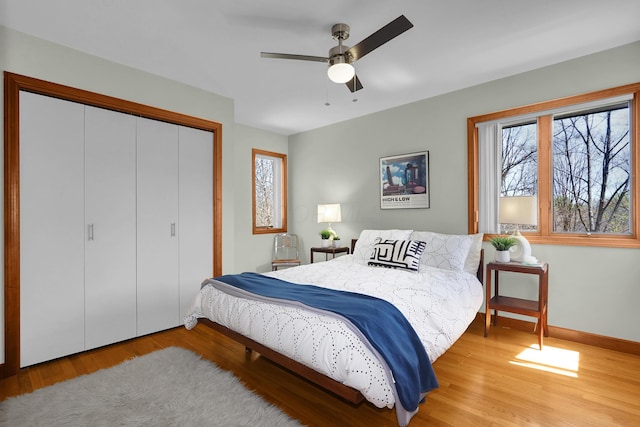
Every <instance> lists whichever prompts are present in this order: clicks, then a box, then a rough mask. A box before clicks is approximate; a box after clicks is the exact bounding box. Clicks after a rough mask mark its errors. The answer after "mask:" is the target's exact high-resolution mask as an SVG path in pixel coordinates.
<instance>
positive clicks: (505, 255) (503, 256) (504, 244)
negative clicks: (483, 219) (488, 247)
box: [491, 236, 518, 262]
mask: <svg viewBox="0 0 640 427" xmlns="http://www.w3.org/2000/svg"><path fill="white" fill-rule="evenodd" d="M516 243H518V240H516V239H514V238H513V237H510V236H496V237H494V238H493V239H491V244H492V245H493V247H494V248H496V254H495V260H496V261H497V262H509V261H511V256H510V255H509V249H510V248H511V247H513V246H515V245H516Z"/></svg>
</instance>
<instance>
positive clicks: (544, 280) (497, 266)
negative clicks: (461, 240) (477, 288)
mask: <svg viewBox="0 0 640 427" xmlns="http://www.w3.org/2000/svg"><path fill="white" fill-rule="evenodd" d="M501 271H511V272H514V273H523V274H535V275H537V276H538V300H537V301H532V300H528V299H522V298H513V297H507V296H504V295H500V288H499V273H500V272H501ZM492 272H495V291H494V296H493V298H492V297H491V277H492V276H491V273H492ZM485 286H486V299H485V325H484V336H485V337H486V336H488V335H489V328H490V327H491V310H494V313H493V319H494V321H493V324H494V326H495V325H496V324H497V322H498V311H508V312H510V313H517V314H521V315H523V316H531V317H535V318H537V319H538V324H537V332H538V346H539V348H540V350H542V336H543V335H544V336H545V337H548V336H549V329H548V325H547V307H548V292H549V265H548V264H547V263H546V262H543V263H542V264H541V265H525V264H522V263H519V262H508V263H500V262H490V263H488V264H487V283H486V285H485Z"/></svg>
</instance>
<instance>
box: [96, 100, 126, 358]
mask: <svg viewBox="0 0 640 427" xmlns="http://www.w3.org/2000/svg"><path fill="white" fill-rule="evenodd" d="M85 224H86V227H85V232H86V233H87V234H86V239H85V248H86V251H85V269H86V270H85V319H86V320H85V325H86V327H85V337H86V339H85V343H86V349H87V350H88V349H91V348H95V347H100V346H103V345H106V344H111V343H114V342H118V341H124V340H126V339H129V338H133V337H135V336H136V118H135V117H134V116H131V115H129V114H122V113H117V112H114V111H110V110H105V109H101V108H95V107H89V106H87V107H86V112H85Z"/></svg>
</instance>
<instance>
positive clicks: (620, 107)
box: [468, 83, 640, 247]
mask: <svg viewBox="0 0 640 427" xmlns="http://www.w3.org/2000/svg"><path fill="white" fill-rule="evenodd" d="M639 95H640V83H639V84H634V85H628V86H624V87H619V88H614V89H609V90H605V91H600V92H596V93H590V94H586V95H580V96H575V97H571V98H564V99H562V100H556V101H549V102H545V103H540V104H536V105H532V106H527V107H521V108H517V109H513V110H507V111H502V112H498V113H492V114H487V115H484V116H478V117H472V118H469V119H468V131H469V147H468V148H469V230H470V232H477V231H480V232H484V233H486V234H489V235H491V234H498V233H501V234H504V233H508V232H510V231H511V230H513V229H514V227H515V226H519V229H520V231H521V232H523V233H526V234H527V239H528V240H530V241H532V242H536V243H564V244H584V245H612V246H631V247H640V236H639V231H640V208H639V206H640V203H639V199H640V178H639V176H640V161H639V159H640V156H639V154H638V152H639V151H640V150H638V141H639V138H640V131H639V129H638V128H639V124H638V123H639V117H640V111H639V110H640V108H639V107H638V106H639V105H640V104H639V103H640V101H639ZM513 196H533V197H534V198H535V199H534V200H536V201H537V218H536V223H535V224H521V225H517V224H516V225H514V224H503V223H500V217H499V205H500V201H501V200H504V199H502V198H506V197H513Z"/></svg>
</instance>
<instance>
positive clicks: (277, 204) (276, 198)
mask: <svg viewBox="0 0 640 427" xmlns="http://www.w3.org/2000/svg"><path fill="white" fill-rule="evenodd" d="M252 158H253V168H252V170H253V234H264V233H282V232H286V231H287V156H286V155H285V154H279V153H272V152H269V151H263V150H258V149H255V148H254V149H253V150H252Z"/></svg>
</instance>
